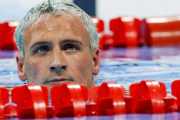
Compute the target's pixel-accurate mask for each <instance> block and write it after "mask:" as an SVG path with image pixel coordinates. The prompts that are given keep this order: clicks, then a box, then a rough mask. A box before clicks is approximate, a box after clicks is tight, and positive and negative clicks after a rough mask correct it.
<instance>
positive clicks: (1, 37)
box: [0, 22, 19, 50]
mask: <svg viewBox="0 0 180 120" xmlns="http://www.w3.org/2000/svg"><path fill="white" fill-rule="evenodd" d="M18 24H19V22H5V23H1V24H0V43H1V44H0V49H1V50H18V48H17V46H16V42H15V38H14V32H15V28H16V27H17V25H18Z"/></svg>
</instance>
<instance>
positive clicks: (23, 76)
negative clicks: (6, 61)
mask: <svg viewBox="0 0 180 120" xmlns="http://www.w3.org/2000/svg"><path fill="white" fill-rule="evenodd" d="M16 62H17V72H18V76H19V78H20V79H21V80H22V81H24V80H26V79H27V78H26V72H25V69H24V58H23V57H22V56H21V55H20V54H18V55H16Z"/></svg>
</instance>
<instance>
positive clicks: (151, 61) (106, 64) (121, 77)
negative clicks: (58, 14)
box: [0, 47, 180, 120]
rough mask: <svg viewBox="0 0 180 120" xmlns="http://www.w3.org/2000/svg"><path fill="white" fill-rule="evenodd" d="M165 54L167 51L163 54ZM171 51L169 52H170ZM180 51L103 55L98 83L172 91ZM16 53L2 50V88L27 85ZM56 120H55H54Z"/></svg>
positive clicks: (123, 118)
mask: <svg viewBox="0 0 180 120" xmlns="http://www.w3.org/2000/svg"><path fill="white" fill-rule="evenodd" d="M162 51H164V52H162ZM167 51H168V52H167ZM179 51H180V50H179V48H171V47H170V48H153V49H151V50H149V49H147V48H145V49H141V48H140V49H135V48H132V49H128V50H125V49H117V50H107V51H104V52H103V53H101V68H100V69H101V70H100V72H99V74H98V75H97V76H94V78H95V84H96V85H101V84H102V83H103V82H108V81H116V82H118V83H119V84H121V85H122V86H124V87H125V88H126V90H128V89H129V86H130V85H131V84H132V83H137V82H140V81H141V80H148V79H151V80H152V79H153V80H157V81H161V82H163V83H165V85H166V88H167V90H169V91H170V90H171V83H172V81H174V80H177V79H180V52H179ZM15 54H16V53H14V52H8V51H5V52H2V51H0V86H16V85H24V84H26V82H22V81H20V80H19V78H18V75H17V66H16V60H15ZM53 119H54V118H53ZM144 119H146V120H164V119H165V120H172V119H174V120H177V119H180V113H177V112H173V113H167V114H124V115H114V116H91V117H78V118H77V117H76V118H63V119H62V118H61V120H144Z"/></svg>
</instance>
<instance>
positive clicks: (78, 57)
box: [16, 14, 100, 88]
mask: <svg viewBox="0 0 180 120" xmlns="http://www.w3.org/2000/svg"><path fill="white" fill-rule="evenodd" d="M35 25H36V24H35V23H33V24H31V25H29V26H28V27H27V29H26V30H25V32H24V35H23V41H24V42H23V46H24V47H23V49H24V53H25V56H24V58H23V57H22V56H21V55H17V57H16V59H17V65H18V75H19V78H20V79H21V80H26V79H27V80H28V84H30V83H34V84H40V85H46V86H47V87H48V88H51V86H53V85H60V84H62V83H69V82H75V83H78V84H83V85H85V86H87V87H88V88H89V87H91V86H93V85H94V80H93V75H96V74H98V72H99V68H100V62H99V51H98V50H97V49H95V50H94V51H93V52H91V51H90V42H89V36H88V33H87V30H86V29H85V28H84V26H83V24H82V22H81V21H80V20H79V19H78V18H77V17H75V16H73V15H71V14H67V16H63V15H58V16H56V17H54V16H53V15H52V16H50V18H49V19H48V20H42V21H41V22H39V23H38V25H37V26H36V27H34V26H35Z"/></svg>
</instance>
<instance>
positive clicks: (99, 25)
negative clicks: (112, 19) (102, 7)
mask: <svg viewBox="0 0 180 120" xmlns="http://www.w3.org/2000/svg"><path fill="white" fill-rule="evenodd" d="M91 19H92V20H93V22H94V23H95V25H96V28H97V32H98V33H102V32H104V21H103V20H101V19H99V18H96V17H93V16H92V17H91Z"/></svg>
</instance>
